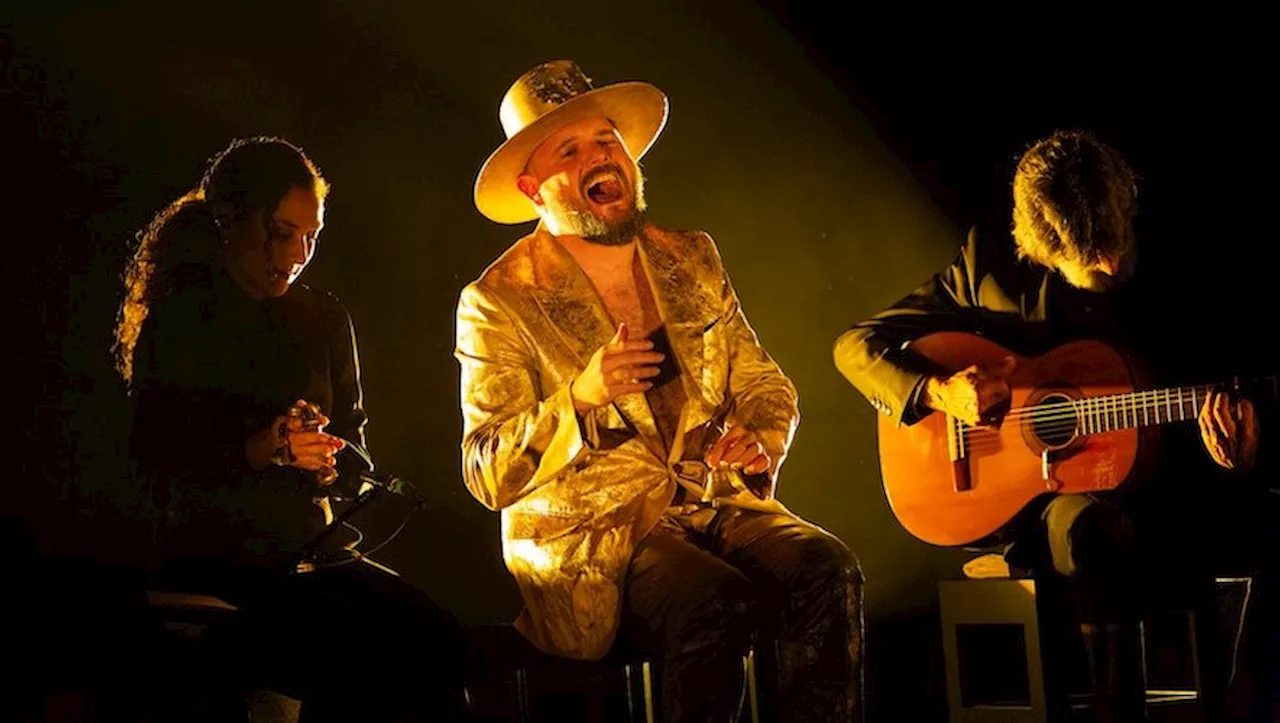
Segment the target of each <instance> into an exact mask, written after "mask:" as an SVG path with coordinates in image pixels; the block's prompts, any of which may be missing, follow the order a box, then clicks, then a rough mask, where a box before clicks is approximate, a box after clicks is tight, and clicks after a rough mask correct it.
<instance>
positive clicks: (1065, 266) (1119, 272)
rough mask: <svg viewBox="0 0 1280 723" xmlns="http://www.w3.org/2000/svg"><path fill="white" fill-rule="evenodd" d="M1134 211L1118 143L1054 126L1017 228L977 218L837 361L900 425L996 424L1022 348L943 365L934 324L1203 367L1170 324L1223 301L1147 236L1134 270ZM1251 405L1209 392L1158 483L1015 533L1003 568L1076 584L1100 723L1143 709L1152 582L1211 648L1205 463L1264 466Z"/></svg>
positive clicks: (1191, 320) (1022, 343) (1018, 202)
mask: <svg viewBox="0 0 1280 723" xmlns="http://www.w3.org/2000/svg"><path fill="white" fill-rule="evenodd" d="M1136 211H1137V186H1136V181H1135V176H1134V174H1133V172H1132V171H1131V170H1130V168H1129V166H1128V165H1127V164H1126V162H1125V161H1124V159H1123V158H1122V157H1121V156H1120V154H1119V153H1117V152H1116V151H1115V150H1114V149H1113V148H1111V147H1109V146H1107V145H1106V144H1104V143H1102V142H1100V141H1099V140H1097V139H1096V138H1095V137H1093V136H1092V135H1090V134H1088V133H1084V132H1055V133H1053V134H1052V135H1051V136H1049V137H1048V138H1045V139H1043V140H1041V141H1039V142H1038V143H1036V144H1035V145H1034V146H1032V147H1031V148H1030V149H1029V150H1028V151H1027V152H1026V153H1025V155H1024V156H1023V157H1022V159H1021V161H1020V163H1019V164H1018V168H1017V172H1016V176H1015V178H1014V181H1013V211H1012V218H1013V224H1012V229H1013V230H1012V240H1010V239H1009V238H1008V237H1007V236H1006V235H1004V234H1001V233H999V232H997V231H994V230H992V229H989V228H982V227H975V228H974V229H972V230H971V231H970V233H969V235H968V240H967V242H966V244H965V245H964V248H963V250H962V251H961V253H960V255H959V257H958V258H957V259H956V261H955V262H954V263H953V264H952V265H951V266H950V267H949V268H947V269H945V270H943V271H942V272H940V273H938V274H936V275H935V276H933V277H932V278H931V279H930V280H929V281H928V282H927V283H925V284H924V285H923V286H921V287H920V288H919V289H917V290H915V291H914V292H912V293H911V294H910V295H908V296H907V297H906V298H904V299H902V300H901V301H899V302H898V303H896V304H894V305H893V306H892V307H890V308H889V309H887V310H885V311H882V312H881V313H879V314H877V315H875V316H874V317H873V318H871V319H868V320H865V321H862V322H859V323H857V324H855V325H854V326H853V328H852V329H850V330H849V331H847V332H846V333H844V334H843V335H842V336H841V337H840V338H839V340H838V341H837V342H836V344H835V363H836V366H837V367H838V368H839V369H840V371H841V372H842V373H843V374H844V376H845V377H846V378H847V379H848V380H849V381H850V382H851V383H852V384H853V385H854V386H855V387H856V388H857V389H858V390H859V391H860V392H861V393H862V394H863V395H865V396H866V397H867V399H868V400H870V401H871V402H872V404H873V406H875V407H876V408H877V409H878V410H879V411H880V412H882V413H883V414H885V415H888V416H889V417H890V418H891V419H893V420H896V421H897V422H899V423H900V424H901V425H913V424H916V423H918V422H919V421H920V420H922V419H923V418H925V417H926V416H928V415H930V414H932V413H934V412H935V411H937V412H942V413H944V414H946V415H949V416H951V417H953V418H954V419H956V420H958V421H960V422H963V423H965V424H968V425H972V426H976V427H987V428H994V427H995V425H998V424H1000V422H1001V417H1002V415H1003V414H1004V413H1005V411H1006V410H1007V408H1008V404H1007V403H1008V401H1009V399H1010V395H1011V390H1010V385H1009V382H1008V377H1009V375H1010V374H1012V373H1013V372H1014V371H1015V368H1016V364H1015V362H1014V361H1013V359H1012V358H1011V359H1010V360H1008V361H1006V363H1004V364H1002V365H1001V364H997V365H993V366H979V365H974V366H970V367H969V368H965V369H961V370H955V371H954V373H950V374H948V373H940V372H939V371H938V370H937V369H936V368H934V367H932V366H931V365H930V364H929V363H927V361H926V360H925V359H924V358H923V357H922V356H921V354H919V353H917V352H916V351H915V350H914V349H913V348H912V342H914V341H915V340H917V339H920V338H921V337H923V336H925V335H926V334H929V333H931V332H938V331H969V332H972V333H979V334H982V335H983V336H985V337H986V338H988V339H990V340H991V341H994V342H996V343H998V344H1000V345H1002V346H1004V347H1006V348H1008V349H1011V350H1016V351H1017V352H1018V353H1019V354H1023V355H1025V356H1035V355H1038V354H1041V353H1044V352H1046V351H1048V350H1050V349H1052V348H1054V347H1055V346H1058V345H1060V344H1062V343H1064V342H1066V341H1068V340H1073V339H1095V340H1100V341H1104V342H1108V343H1111V344H1112V345H1113V346H1115V347H1117V348H1122V349H1124V350H1126V352H1127V353H1129V354H1132V355H1134V361H1135V362H1139V361H1140V362H1144V363H1145V364H1144V366H1148V367H1150V369H1151V373H1152V374H1154V381H1163V382H1165V383H1173V384H1180V383H1186V382H1185V381H1184V380H1183V379H1180V378H1179V377H1181V376H1182V375H1184V374H1187V373H1192V372H1191V371H1190V370H1192V369H1195V370H1196V371H1195V373H1197V374H1198V373H1201V372H1203V371H1204V370H1205V369H1206V368H1207V367H1206V366H1205V365H1203V364H1202V365H1200V366H1199V367H1196V366H1195V363H1196V362H1198V361H1209V362H1212V361H1219V360H1220V359H1221V355H1220V354H1218V355H1217V358H1211V355H1210V354H1209V353H1208V352H1211V351H1212V350H1207V351H1206V354H1205V357H1206V358H1205V359H1203V360H1195V359H1192V358H1191V356H1192V350H1191V349H1190V348H1189V347H1190V346H1191V345H1190V344H1188V343H1187V341H1188V340H1187V338H1186V337H1185V336H1183V335H1181V334H1177V333H1173V329H1174V326H1175V324H1179V325H1184V326H1185V328H1186V329H1188V332H1187V333H1188V334H1190V335H1192V336H1195V334H1196V330H1198V329H1207V328H1211V327H1212V326H1214V325H1215V324H1217V323H1218V321H1219V320H1217V319H1215V318H1214V316H1215V315H1216V314H1217V310H1216V309H1213V308H1212V307H1211V306H1209V305H1206V304H1204V303H1203V299H1202V298H1200V297H1197V296H1193V295H1191V294H1187V293H1183V291H1182V286H1181V285H1182V284H1183V282H1184V280H1185V279H1184V278H1179V277H1177V276H1172V275H1169V274H1167V273H1163V271H1164V270H1163V269H1162V268H1161V266H1160V262H1159V261H1158V260H1157V257H1158V253H1157V252H1158V251H1159V249H1157V248H1155V247H1154V246H1152V247H1151V248H1148V247H1147V246H1146V245H1143V246H1141V249H1142V251H1143V259H1144V263H1143V265H1142V268H1141V269H1139V267H1138V265H1137V263H1136V262H1137V259H1138V250H1139V248H1140V246H1139V244H1138V239H1137V234H1136V232H1135V223H1134V219H1135V214H1136ZM1148 252H1150V253H1148ZM1178 312H1185V313H1182V314H1180V313H1178ZM1243 361H1245V360H1231V361H1230V362H1228V363H1237V362H1243ZM1179 365H1181V366H1179ZM1195 381H1200V380H1195ZM1259 414H1260V409H1259V408H1255V405H1254V403H1253V402H1252V401H1250V400H1249V399H1244V398H1239V397H1238V396H1236V395H1235V394H1233V393H1228V392H1227V391H1222V390H1219V391H1214V392H1212V393H1210V394H1209V395H1208V396H1207V398H1205V399H1204V400H1203V405H1202V407H1201V408H1200V409H1199V413H1198V435H1199V437H1200V439H1201V440H1202V441H1203V445H1201V444H1200V443H1199V442H1190V443H1184V444H1177V443H1174V440H1177V439H1178V437H1177V435H1178V434H1179V432H1180V431H1182V430H1178V429H1170V430H1169V431H1168V432H1167V434H1168V435H1169V436H1170V442H1171V443H1167V444H1165V445H1163V449H1164V451H1165V453H1166V454H1165V455H1164V457H1163V464H1162V465H1161V466H1160V468H1159V470H1158V471H1157V473H1156V474H1155V475H1154V480H1153V482H1154V483H1152V484H1140V485H1137V486H1133V487H1126V486H1124V485H1122V486H1121V488H1120V489H1119V490H1117V491H1115V492H1112V493H1090V494H1059V495H1043V496H1041V497H1040V498H1039V499H1037V500H1035V501H1034V502H1032V503H1031V504H1029V505H1028V506H1027V507H1025V508H1024V509H1023V510H1022V513H1021V514H1020V515H1019V516H1018V517H1016V518H1015V519H1014V521H1013V522H1012V523H1011V524H1010V526H1009V528H1008V529H1007V530H1006V531H1005V538H1006V539H1009V540H1012V542H1013V544H1012V546H1011V547H1010V548H1009V550H1008V552H1007V554H1006V558H1007V559H1008V560H1009V562H1010V564H1011V565H1013V566H1014V567H1016V568H1022V569H1027V570H1032V571H1035V572H1037V573H1038V574H1041V575H1043V576H1044V579H1045V581H1046V583H1048V582H1050V581H1051V580H1052V579H1054V578H1055V575H1056V576H1059V577H1057V579H1065V580H1068V581H1069V583H1068V584H1067V586H1068V587H1069V588H1070V589H1071V590H1072V592H1073V594H1072V595H1071V599H1072V601H1073V602H1074V605H1073V607H1074V609H1075V613H1076V616H1077V619H1078V623H1079V625H1080V631H1081V633H1082V634H1083V636H1084V642H1085V644H1086V645H1085V648H1086V651H1087V653H1088V656H1089V660H1090V664H1091V670H1092V680H1093V685H1094V689H1095V696H1096V697H1095V700H1096V703H1097V712H1098V714H1099V717H1100V719H1101V720H1104V721H1139V720H1146V713H1145V690H1144V686H1143V678H1142V657H1141V656H1142V650H1141V638H1140V631H1139V629H1138V622H1139V617H1140V614H1141V613H1142V611H1143V610H1144V609H1145V606H1144V602H1150V601H1153V600H1154V599H1155V598H1157V597H1159V595H1160V594H1159V593H1155V592H1153V591H1157V590H1159V591H1165V590H1168V589H1170V587H1171V586H1172V587H1174V588H1178V587H1179V586H1180V585H1179V583H1183V582H1187V583H1188V584H1187V585H1186V586H1185V587H1187V588H1190V589H1191V590H1192V592H1193V593H1196V594H1195V595H1193V597H1192V598H1191V599H1192V600H1193V601H1194V602H1196V603H1197V604H1198V606H1199V609H1200V611H1201V614H1200V615H1199V616H1198V618H1197V621H1198V622H1199V623H1201V633H1202V636H1201V640H1202V643H1204V644H1205V645H1206V646H1207V647H1211V646H1208V643H1209V642H1210V641H1211V640H1212V639H1213V638H1214V636H1213V635H1212V633H1213V630H1212V629H1211V626H1210V624H1209V623H1210V622H1211V621H1213V620H1214V619H1215V617H1216V613H1214V612H1212V600H1211V598H1210V594H1211V592H1212V588H1211V584H1212V581H1213V579H1212V575H1211V574H1210V570H1211V567H1210V566H1211V565H1212V564H1213V563H1214V561H1213V560H1210V559H1208V557H1209V556H1208V555H1206V554H1205V552H1206V550H1207V547H1206V546H1205V545H1203V544H1202V543H1203V541H1204V538H1205V537H1208V536H1209V535H1210V534H1212V533H1210V532H1209V529H1210V528H1209V527H1208V525H1207V522H1208V518H1209V516H1210V515H1209V513H1208V510H1209V506H1206V502H1207V501H1208V500H1210V499H1212V498H1213V497H1215V496H1217V495H1218V494H1219V493H1218V492H1214V491H1212V490H1213V489H1214V488H1212V487H1210V486H1209V485H1207V484H1205V481H1206V480H1207V479H1209V478H1212V477H1214V476H1215V474H1216V472H1215V470H1214V468H1213V465H1208V464H1205V462H1204V461H1205V460H1208V459H1209V458H1212V460H1213V461H1214V462H1216V463H1217V466H1218V468H1225V469H1228V470H1234V471H1237V472H1245V471H1248V470H1250V469H1251V468H1253V467H1254V466H1255V465H1256V464H1258V463H1259V447H1258V439H1259V429H1260V424H1259ZM1206 449H1207V452H1208V454H1207V455H1205V454H1204V450H1206ZM1263 456H1265V455H1263ZM1237 476H1238V477H1239V476H1243V475H1237ZM1231 482H1235V483H1236V486H1240V485H1241V484H1242V483H1241V482H1240V481H1238V480H1229V481H1226V482H1225V483H1224V482H1223V481H1222V480H1214V481H1213V484H1214V485H1216V486H1217V487H1218V488H1219V489H1221V488H1222V487H1223V485H1224V484H1225V485H1226V486H1227V487H1230V486H1231ZM1272 549H1273V550H1274V549H1275V548H1272ZM1144 594H1146V595H1147V597H1145V598H1144V597H1143V595H1144ZM1225 660H1226V656H1225V655H1222V656H1221V657H1220V658H1212V663H1211V664H1209V665H1206V666H1205V667H1203V668H1202V671H1201V672H1202V675H1203V676H1204V679H1205V686H1206V687H1205V701H1204V703H1205V706H1206V710H1207V711H1208V712H1209V713H1210V718H1209V719H1210V720H1217V718H1215V717H1213V716H1215V715H1219V714H1220V713H1221V710H1222V707H1223V704H1224V696H1223V692H1224V688H1225V685H1224V684H1225V675H1224V671H1225V669H1226V665H1225V664H1224V662H1223V661H1225Z"/></svg>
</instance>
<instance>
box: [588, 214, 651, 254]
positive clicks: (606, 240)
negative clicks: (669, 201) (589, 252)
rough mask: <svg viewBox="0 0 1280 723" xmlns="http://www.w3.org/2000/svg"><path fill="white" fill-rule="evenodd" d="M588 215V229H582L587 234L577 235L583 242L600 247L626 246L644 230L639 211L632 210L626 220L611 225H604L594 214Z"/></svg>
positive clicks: (642, 219)
mask: <svg viewBox="0 0 1280 723" xmlns="http://www.w3.org/2000/svg"><path fill="white" fill-rule="evenodd" d="M588 215H589V216H590V218H591V221H590V222H589V224H588V229H584V230H586V231H587V232H586V233H582V234H579V235H580V236H582V238H583V239H584V240H586V241H590V242H591V243H593V244H599V245H601V246H626V245H627V244H629V243H631V239H633V238H635V237H636V236H637V235H638V234H639V233H640V231H641V229H643V228H644V211H641V210H639V209H636V210H633V211H632V212H631V213H630V214H628V215H627V217H626V218H624V219H622V220H621V221H618V222H617V223H613V224H609V223H606V222H605V221H604V220H602V219H601V218H599V217H598V216H596V215H595V214H588Z"/></svg>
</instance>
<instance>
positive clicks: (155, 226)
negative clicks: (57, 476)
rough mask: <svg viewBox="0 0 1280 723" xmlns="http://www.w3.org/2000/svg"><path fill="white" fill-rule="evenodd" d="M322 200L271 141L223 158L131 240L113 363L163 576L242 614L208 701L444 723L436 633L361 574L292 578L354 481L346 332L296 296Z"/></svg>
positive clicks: (386, 579) (294, 154)
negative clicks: (145, 484)
mask: <svg viewBox="0 0 1280 723" xmlns="http://www.w3.org/2000/svg"><path fill="white" fill-rule="evenodd" d="M328 190H329V186H328V184H327V182H326V181H325V179H324V178H323V177H322V176H321V175H320V172H319V171H318V170H317V168H316V167H315V165H313V164H312V162H311V161H310V159H308V158H307V156H306V155H305V154H304V153H303V152H302V151H301V150H300V149H298V148H296V147H295V146H293V145H292V144H290V143H288V142H287V141H284V140H280V139H275V138H253V139H247V140H238V141H235V142H233V143H231V144H230V145H229V146H228V147H227V148H226V149H225V150H223V151H222V152H220V153H219V154H218V155H217V156H215V157H214V159H213V160H212V162H211V163H210V165H209V168H208V171H207V172H206V173H205V175H204V178H203V179H202V181H201V182H200V185H199V186H197V187H196V188H195V189H193V190H192V191H190V192H188V193H187V194H185V195H183V196H182V197H181V198H179V199H178V200H176V201H174V202H173V203H172V204H170V205H169V206H168V207H167V208H165V209H164V210H162V211H161V212H160V213H159V214H157V215H156V217H155V219H154V220H153V221H152V222H151V224H150V225H149V226H148V227H147V229H146V230H145V231H144V232H143V233H142V235H141V244H140V246H139V248H138V250H137V253H136V255H135V256H134V258H133V261H132V263H131V264H130V266H129V269H128V272H127V275H126V279H125V281H126V298H125V301H124V305H123V308H122V309H121V313H120V320H119V325H118V329H117V352H118V362H119V368H120V371H121V373H122V374H123V375H124V377H125V378H126V379H127V380H129V381H130V382H131V386H132V394H133V395H134V397H135V399H136V416H135V424H134V430H133V441H132V445H133V454H134V457H135V460H136V465H137V468H138V471H139V472H140V473H141V474H142V475H144V476H145V477H146V478H147V479H148V480H150V482H151V486H152V489H153V490H154V492H155V495H156V498H157V500H156V504H157V506H158V507H159V508H160V510H161V511H162V520H161V523H160V529H159V533H158V538H157V547H156V550H157V558H158V561H159V574H162V575H163V576H164V577H165V579H166V580H169V581H177V584H180V585H182V586H183V588H182V589H183V590H184V591H190V592H201V593H205V594H211V595H216V596H217V597H219V598H222V599H224V600H226V601H228V602H231V603H232V604H234V605H237V606H239V607H240V608H241V612H240V615H239V618H240V621H239V622H240V623H241V625H239V626H238V627H236V628H235V629H234V630H233V631H229V632H228V638H227V639H228V640H233V641H235V643H234V644H233V645H232V646H231V649H230V651H229V652H228V655H229V656H230V659H228V660H226V661H224V662H225V666H226V667H225V668H223V669H222V670H217V671H214V672H213V673H211V675H212V676H213V677H215V678H220V677H222V676H231V675H236V676H238V677H237V679H236V680H234V681H212V682H217V683H219V684H221V683H223V682H225V683H226V684H227V685H228V686H231V685H240V684H243V685H245V686H248V685H262V684H268V685H273V686H276V687H277V689H278V690H281V692H284V693H287V694H289V695H291V696H293V697H296V698H301V699H303V701H304V709H305V710H306V713H305V714H304V715H305V717H306V718H307V719H308V720H335V721H337V720H342V721H349V720H371V721H374V720H389V719H391V718H392V717H393V716H400V717H401V718H397V719H402V718H410V719H414V720H443V719H447V717H448V716H449V715H452V714H453V713H454V712H455V711H456V710H457V709H458V706H459V700H460V692H461V687H462V680H461V678H460V675H461V671H462V670H463V667H462V666H461V665H460V664H459V661H460V658H461V654H462V648H461V645H462V644H461V637H460V634H459V631H458V630H457V628H456V625H455V624H454V622H453V620H452V618H451V617H450V616H449V615H448V613H446V612H445V611H443V610H441V609H439V608H438V607H437V606H435V605H434V604H433V603H432V602H431V601H430V600H429V599H427V598H426V597H425V596H424V595H422V594H421V593H420V592H418V591H417V590H415V589H414V588H412V587H411V586H409V585H408V584H406V583H404V582H402V581H401V580H400V579H399V578H397V577H393V576H391V575H388V574H385V573H383V572H380V571H378V570H377V569H375V568H374V567H372V566H370V565H366V564H348V565H344V566H341V567H321V568H319V569H314V570H311V571H309V572H306V571H305V570H306V568H305V567H304V568H302V569H303V570H304V572H302V573H300V574H292V573H293V570H294V568H295V565H294V560H295V558H296V557H297V556H298V555H299V554H300V553H301V552H302V551H303V548H304V545H306V544H307V543H308V542H309V541H310V540H312V539H313V538H314V537H315V536H316V535H317V533H319V532H320V531H321V530H322V529H323V528H324V526H325V524H326V523H327V522H328V521H329V520H331V519H332V511H331V509H330V506H329V500H328V496H329V495H330V493H331V492H332V491H334V490H336V489H343V490H346V492H347V494H351V493H352V491H353V488H354V487H358V485H359V482H358V481H357V473H358V472H359V471H362V470H368V463H367V462H366V461H365V460H366V459H367V453H363V447H364V445H365V431H364V430H365V422H366V416H365V412H364V405H363V399H362V392H361V386H360V370H359V365H358V361H357V353H356V344H355V336H354V332H353V327H352V324H351V320H350V318H349V316H348V314H347V312H346V310H345V309H344V307H343V306H342V305H341V304H340V303H339V302H338V301H337V299H335V298H334V297H333V296H331V295H329V294H326V293H321V292H318V291H315V290H312V289H310V288H308V287H307V286H305V285H303V284H300V283H296V282H297V280H298V277H299V276H300V275H301V274H302V272H303V270H304V269H305V268H306V267H307V264H308V263H310V261H311V260H312V258H313V256H314V255H315V252H316V249H317V244H318V238H319V235H320V231H321V228H322V226H323V225H324V202H325V198H326V196H327V193H328ZM305 412H318V414H319V418H318V419H316V420H315V423H314V424H306V420H305V416H306V415H305V414H303V413H305ZM346 445H355V446H359V447H361V450H360V452H361V454H354V453H353V450H350V449H344V447H346ZM214 637H215V639H222V638H220V637H218V636H214ZM233 697H234V696H233ZM215 715H216V714H215Z"/></svg>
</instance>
